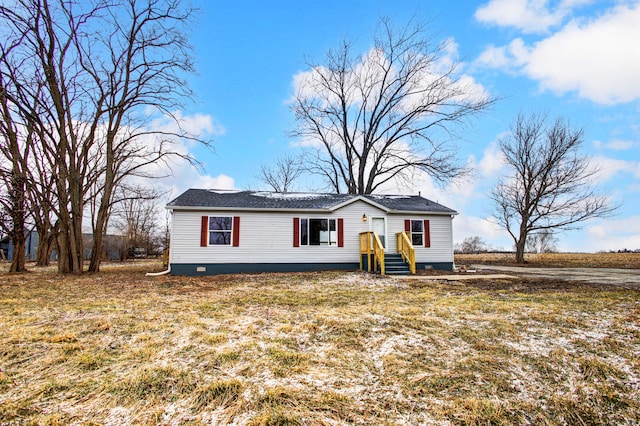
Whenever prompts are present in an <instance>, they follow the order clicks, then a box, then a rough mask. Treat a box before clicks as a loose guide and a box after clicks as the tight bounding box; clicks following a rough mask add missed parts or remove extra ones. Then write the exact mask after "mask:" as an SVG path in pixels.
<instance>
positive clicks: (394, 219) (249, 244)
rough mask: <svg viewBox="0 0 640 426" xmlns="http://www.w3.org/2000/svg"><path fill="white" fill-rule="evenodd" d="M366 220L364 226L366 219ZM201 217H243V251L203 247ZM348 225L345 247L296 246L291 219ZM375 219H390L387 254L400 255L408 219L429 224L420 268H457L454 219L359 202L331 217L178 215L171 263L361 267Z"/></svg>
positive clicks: (230, 213) (177, 212) (418, 252)
mask: <svg viewBox="0 0 640 426" xmlns="http://www.w3.org/2000/svg"><path fill="white" fill-rule="evenodd" d="M363 214H364V215H366V216H367V218H368V220H367V221H366V222H364V221H363V220H362V216H363ZM202 216H239V217H240V218H241V221H240V246H239V247H232V246H228V245H225V246H216V245H210V246H207V247H200V235H201V229H200V228H201V218H202ZM295 217H297V218H300V219H302V218H307V219H338V218H342V219H343V220H344V247H337V246H326V245H324V246H322V245H321V246H312V245H308V246H303V245H301V246H300V247H294V246H293V218H295ZM372 217H386V218H387V224H386V229H387V238H386V239H387V247H386V251H387V252H388V253H395V252H396V233H397V232H401V231H403V230H404V220H405V219H413V220H417V219H428V220H429V221H430V231H431V247H430V248H424V247H417V248H416V261H417V262H453V242H452V236H451V221H452V220H451V217H450V216H448V215H445V216H430V215H424V216H422V215H417V216H416V215H411V216H408V215H399V214H393V215H387V214H386V213H385V212H384V211H382V210H380V209H378V208H376V207H374V206H372V205H370V204H368V203H366V202H364V201H356V202H354V203H351V204H348V205H347V206H345V207H342V208H340V209H338V210H336V211H334V212H332V213H327V212H318V213H309V212H291V211H283V212H279V211H276V212H272V211H269V212H252V211H215V210H198V211H196V210H194V211H186V210H174V211H173V220H172V226H171V247H170V262H171V263H177V264H181V263H182V264H190V263H202V264H206V263H220V264H225V263H359V261H360V257H359V255H360V233H361V232H364V231H369V230H370V226H371V219H370V218H372Z"/></svg>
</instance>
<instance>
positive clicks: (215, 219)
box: [167, 189, 457, 275]
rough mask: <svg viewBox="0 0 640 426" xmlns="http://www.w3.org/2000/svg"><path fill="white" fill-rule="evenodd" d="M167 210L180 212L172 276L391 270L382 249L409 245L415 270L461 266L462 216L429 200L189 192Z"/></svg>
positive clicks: (174, 233) (175, 226) (175, 223)
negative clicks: (381, 259)
mask: <svg viewBox="0 0 640 426" xmlns="http://www.w3.org/2000/svg"><path fill="white" fill-rule="evenodd" d="M167 208H168V209H170V210H171V211H172V214H173V219H172V224H171V243H170V250H169V267H170V270H171V273H172V274H177V275H211V274H225V273H244V272H297V271H313V270H357V269H359V268H363V269H369V270H371V269H378V270H379V271H380V272H382V273H384V271H385V270H384V264H378V265H376V264H375V259H374V250H375V247H378V248H379V249H382V248H383V250H384V253H385V254H386V255H388V254H395V253H397V252H398V249H399V248H400V247H401V246H402V247H403V253H405V251H406V250H405V248H406V246H412V247H411V249H412V250H413V252H414V258H415V261H414V262H413V263H414V265H413V269H412V272H414V273H415V270H416V269H425V268H435V269H445V270H452V269H453V236H452V222H453V218H454V216H455V215H456V214H457V212H456V211H455V210H452V209H450V208H448V207H445V206H443V205H441V204H438V203H436V202H433V201H431V200H428V199H426V198H423V197H421V196H415V195H354V194H316V193H277V192H264V191H227V190H207V189H189V190H187V191H186V192H184V193H183V194H182V195H180V196H179V197H177V198H176V199H174V200H173V201H171V202H169V203H168V204H167ZM408 242H410V244H409V243H408ZM376 253H378V254H379V252H376ZM396 256H397V255H396ZM403 259H404V260H405V261H406V262H409V260H410V259H409V256H408V255H406V256H404V255H403ZM411 260H413V259H411ZM387 270H388V271H390V270H391V266H388V267H387Z"/></svg>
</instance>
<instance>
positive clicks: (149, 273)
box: [145, 265, 171, 277]
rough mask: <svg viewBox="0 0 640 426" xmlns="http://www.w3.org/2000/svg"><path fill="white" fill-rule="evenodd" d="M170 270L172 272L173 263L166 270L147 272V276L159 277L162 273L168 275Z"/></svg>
mask: <svg viewBox="0 0 640 426" xmlns="http://www.w3.org/2000/svg"><path fill="white" fill-rule="evenodd" d="M169 272H171V265H169V268H168V269H167V270H166V271H162V272H147V273H146V274H145V276H147V277H159V276H161V275H167V274H168V273H169Z"/></svg>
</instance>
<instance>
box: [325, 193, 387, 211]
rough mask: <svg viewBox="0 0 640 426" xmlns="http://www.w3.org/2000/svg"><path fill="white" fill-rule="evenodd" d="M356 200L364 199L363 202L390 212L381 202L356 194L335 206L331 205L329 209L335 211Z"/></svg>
mask: <svg viewBox="0 0 640 426" xmlns="http://www.w3.org/2000/svg"><path fill="white" fill-rule="evenodd" d="M356 201H364V202H365V203H367V204H369V205H371V206H373V207H376V208H378V209H380V210H382V211H383V212H385V213H388V212H390V210H389V209H388V208H387V207H385V206H383V205H381V204H378V203H376V202H375V201H371V200H370V199H368V198H365V197H363V196H361V195H358V196H357V197H353V198H351V199H349V200H347V201H344V202H342V203H340V204H336V205H335V206H333V207H331V209H330V210H331V211H336V210H338V209H341V208H343V207H345V206H348V205H349V204H352V203H355V202H356Z"/></svg>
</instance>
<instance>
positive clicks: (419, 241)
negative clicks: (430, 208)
mask: <svg viewBox="0 0 640 426" xmlns="http://www.w3.org/2000/svg"><path fill="white" fill-rule="evenodd" d="M411 243H412V244H413V245H414V246H417V247H422V246H423V245H424V222H423V221H422V220H412V221H411Z"/></svg>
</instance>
